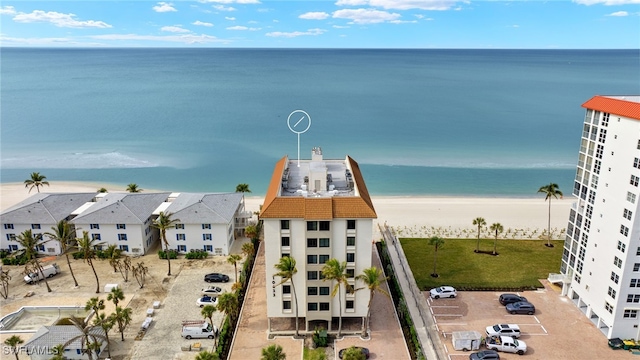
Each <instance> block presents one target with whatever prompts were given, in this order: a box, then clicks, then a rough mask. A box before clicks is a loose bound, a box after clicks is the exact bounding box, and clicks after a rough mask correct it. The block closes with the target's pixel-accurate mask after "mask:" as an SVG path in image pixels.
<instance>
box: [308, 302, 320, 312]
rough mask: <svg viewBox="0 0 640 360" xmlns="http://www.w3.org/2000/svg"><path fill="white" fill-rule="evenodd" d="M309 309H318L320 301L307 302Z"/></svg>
mask: <svg viewBox="0 0 640 360" xmlns="http://www.w3.org/2000/svg"><path fill="white" fill-rule="evenodd" d="M307 310H308V311H318V303H308V304H307Z"/></svg>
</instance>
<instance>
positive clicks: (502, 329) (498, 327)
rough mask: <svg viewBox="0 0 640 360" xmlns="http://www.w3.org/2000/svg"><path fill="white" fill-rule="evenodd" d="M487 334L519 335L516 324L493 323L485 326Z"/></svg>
mask: <svg viewBox="0 0 640 360" xmlns="http://www.w3.org/2000/svg"><path fill="white" fill-rule="evenodd" d="M486 333H487V336H511V337H514V338H519V337H520V327H519V326H518V325H516V324H495V325H493V326H487V329H486Z"/></svg>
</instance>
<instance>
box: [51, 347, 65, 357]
mask: <svg viewBox="0 0 640 360" xmlns="http://www.w3.org/2000/svg"><path fill="white" fill-rule="evenodd" d="M51 352H52V353H53V357H52V358H51V360H65V357H64V347H62V344H58V345H56V346H54V347H53V349H51Z"/></svg>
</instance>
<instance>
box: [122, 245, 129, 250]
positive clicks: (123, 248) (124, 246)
mask: <svg viewBox="0 0 640 360" xmlns="http://www.w3.org/2000/svg"><path fill="white" fill-rule="evenodd" d="M120 250H122V251H124V252H129V245H120Z"/></svg>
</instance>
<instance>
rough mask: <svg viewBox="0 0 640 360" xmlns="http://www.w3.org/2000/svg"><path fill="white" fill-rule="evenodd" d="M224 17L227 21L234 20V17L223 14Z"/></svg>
mask: <svg viewBox="0 0 640 360" xmlns="http://www.w3.org/2000/svg"><path fill="white" fill-rule="evenodd" d="M224 18H225V19H226V20H229V21H236V18H234V17H231V16H225V17H224Z"/></svg>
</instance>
